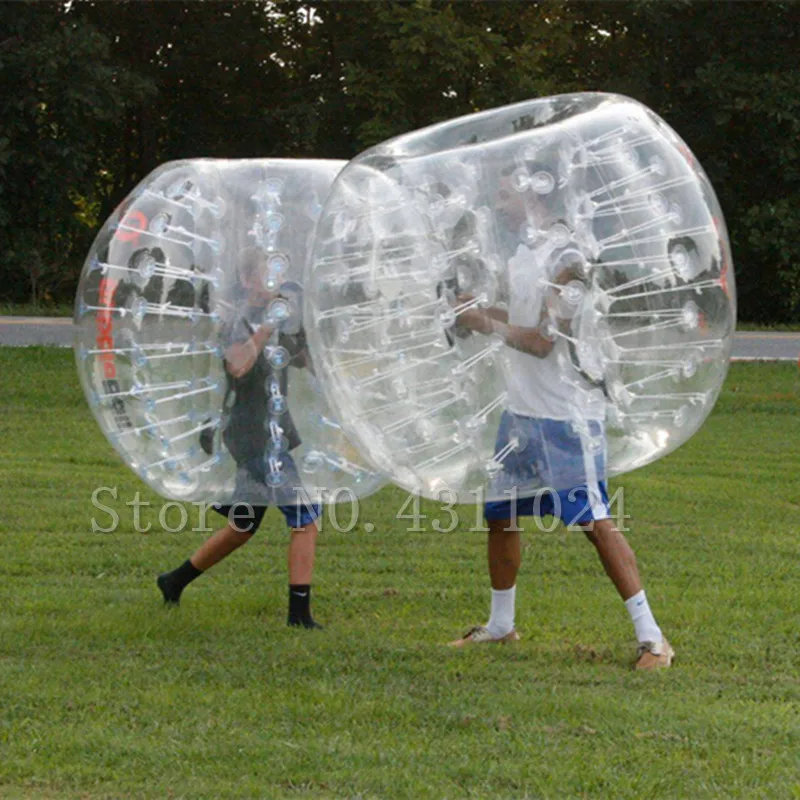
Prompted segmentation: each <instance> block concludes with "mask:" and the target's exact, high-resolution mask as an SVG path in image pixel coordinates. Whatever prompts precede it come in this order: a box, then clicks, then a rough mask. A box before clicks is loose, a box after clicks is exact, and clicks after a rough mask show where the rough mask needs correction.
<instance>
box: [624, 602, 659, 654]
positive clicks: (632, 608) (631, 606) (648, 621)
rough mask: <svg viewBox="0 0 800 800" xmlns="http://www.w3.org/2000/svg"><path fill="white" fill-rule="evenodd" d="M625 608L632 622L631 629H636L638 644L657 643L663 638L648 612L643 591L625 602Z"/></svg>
mask: <svg viewBox="0 0 800 800" xmlns="http://www.w3.org/2000/svg"><path fill="white" fill-rule="evenodd" d="M625 607H626V608H627V609H628V613H629V614H630V615H631V619H632V620H633V627H634V628H635V629H636V638H637V640H638V641H639V642H656V643H659V642H660V641H661V639H662V638H663V637H662V635H661V628H659V627H658V624H657V623H656V618H655V617H654V616H653V612H652V611H651V610H650V604H649V603H648V602H647V596H646V595H645V593H644V589H642V591H641V592H638V593H637V594H635V595H634V596H633V597H629V598H628V599H627V600H626V601H625Z"/></svg>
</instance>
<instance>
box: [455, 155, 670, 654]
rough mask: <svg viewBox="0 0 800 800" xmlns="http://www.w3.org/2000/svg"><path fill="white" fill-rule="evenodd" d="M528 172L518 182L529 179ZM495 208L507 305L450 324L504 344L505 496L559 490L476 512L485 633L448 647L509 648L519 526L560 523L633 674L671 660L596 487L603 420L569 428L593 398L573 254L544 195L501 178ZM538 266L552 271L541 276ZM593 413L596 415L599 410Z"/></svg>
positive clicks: (500, 447)
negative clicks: (575, 307)
mask: <svg viewBox="0 0 800 800" xmlns="http://www.w3.org/2000/svg"><path fill="white" fill-rule="evenodd" d="M536 169H537V168H536V167H534V168H533V169H529V170H528V173H529V174H534V175H535V174H536ZM541 169H542V170H543V169H544V168H541ZM496 210H497V213H498V217H499V218H500V220H501V221H502V223H503V225H504V226H505V227H506V228H507V229H508V232H509V233H510V234H512V235H513V234H516V233H519V232H520V231H523V232H524V233H523V236H522V238H523V241H524V242H527V243H523V244H519V245H518V246H517V247H516V251H515V252H514V254H513V256H512V257H511V258H510V259H509V261H508V278H509V281H508V290H507V291H508V308H507V310H506V309H505V308H500V307H491V308H485V309H481V308H479V307H473V308H469V309H467V310H465V311H464V312H463V313H461V314H460V315H459V316H458V325H459V326H461V327H462V329H464V330H468V331H474V332H476V333H479V334H484V335H492V336H500V337H502V339H503V341H504V342H505V345H506V352H505V355H506V364H507V369H506V374H507V382H508V397H507V401H506V410H505V411H504V413H503V416H502V419H501V422H500V427H499V430H498V435H497V443H496V450H495V452H496V453H500V452H501V451H503V452H504V453H508V451H509V449H510V450H511V452H510V454H509V455H508V456H507V457H506V458H505V460H504V461H503V469H502V471H501V473H500V475H501V476H502V478H500V480H501V481H505V483H504V488H506V489H511V488H513V486H514V484H515V483H516V485H517V486H521V485H524V484H525V483H526V482H527V483H529V482H530V481H531V479H538V481H540V485H544V486H558V487H559V489H560V490H559V491H554V490H544V491H542V492H540V493H539V494H538V495H537V496H534V497H527V498H522V499H515V498H514V499H512V496H509V499H508V500H500V501H495V502H488V503H486V505H485V509H484V514H485V517H486V521H487V525H488V528H489V541H488V561H489V575H490V579H491V585H492V603H491V614H490V618H489V621H488V622H487V623H486V625H479V626H475V627H473V628H472V629H471V630H469V631H468V632H467V633H466V634H465V635H464V636H463V637H461V638H460V639H457V640H455V641H454V642H451V645H452V646H454V647H463V646H465V645H468V644H473V643H482V642H509V641H516V640H517V639H519V634H518V633H517V631H516V628H515V594H516V579H517V572H518V570H519V567H520V562H521V550H520V532H519V529H518V528H517V518H518V517H520V516H538V517H543V516H549V515H551V514H552V515H553V516H556V517H560V519H561V520H562V521H563V522H564V524H566V525H578V526H580V528H582V529H583V531H584V533H585V534H586V536H587V538H588V539H589V541H590V542H591V543H592V544H593V545H594V546H595V548H596V550H597V553H598V555H599V557H600V560H601V562H602V564H603V567H604V568H605V571H606V573H607V574H608V576H609V578H611V580H612V582H613V583H614V586H615V587H616V589H617V591H618V592H619V594H620V596H621V597H622V599H623V601H624V602H625V605H626V607H627V609H628V611H629V613H630V616H631V619H632V621H633V625H634V628H635V633H636V637H637V640H638V642H639V646H638V650H637V658H636V663H635V666H636V668H637V669H654V668H659V667H668V666H670V664H671V662H672V658H673V656H674V651H673V649H672V647H671V646H670V644H669V642H668V641H667V639H666V638H665V637H664V635H663V634H662V632H661V629H660V628H659V626H658V624H657V623H656V620H655V618H654V616H653V613H652V611H651V610H650V607H649V604H648V601H647V597H646V595H645V592H644V589H643V588H642V582H641V579H640V577H639V570H638V567H637V563H636V557H635V555H634V553H633V550H632V549H631V547H630V545H629V544H628V542H627V540H626V539H625V537H624V536H623V534H622V533H621V532H620V531H619V530H618V529H617V527H616V526H615V524H614V522H613V521H612V519H611V510H610V508H609V501H608V493H607V489H606V484H605V481H604V480H602V479H601V478H600V476H602V475H603V474H604V471H605V470H604V454H605V439H604V434H603V428H602V411H600V412H598V411H597V410H596V409H594V410H593V409H592V408H591V407H588V408H586V407H584V408H583V409H582V410H580V411H579V412H578V415H577V416H578V418H579V420H580V422H579V428H580V432H576V429H575V419H576V413H575V411H576V407H578V408H580V407H579V406H576V404H579V403H580V399H579V398H580V397H585V396H591V394H592V393H591V391H590V390H592V389H593V388H594V391H595V398H596V393H597V392H602V388H598V387H597V384H594V386H593V385H592V384H591V383H589V382H588V380H587V379H586V378H587V376H585V375H584V374H583V373H582V372H581V370H580V369H579V368H578V367H576V366H575V365H574V361H575V359H574V358H572V357H571V356H570V351H569V348H570V341H569V338H568V337H569V334H570V329H571V326H572V321H571V315H570V309H569V308H565V302H566V299H565V296H566V295H568V292H567V291H566V289H567V287H571V288H572V290H573V292H577V294H578V295H580V285H581V282H582V279H583V278H582V276H583V274H584V273H583V270H582V269H581V263H580V258H579V255H580V254H579V253H577V251H575V250H573V251H572V252H571V253H570V251H569V250H568V249H567V248H566V246H565V242H564V240H563V238H562V240H561V241H560V242H559V241H558V238H559V237H558V236H554V235H553V226H557V225H563V223H562V222H561V221H559V220H557V219H556V218H555V215H553V214H552V213H551V212H550V211H549V209H548V207H547V203H546V201H545V200H544V199H543V198H542V196H541V195H538V194H536V192H534V191H531V190H530V189H529V190H528V191H524V190H523V191H520V190H518V188H517V186H515V182H514V177H513V175H512V174H510V172H509V174H505V175H503V176H502V177H501V178H500V181H499V186H498V190H497V195H496ZM556 233H558V231H556ZM516 241H517V242H518V241H519V239H517V240H516ZM554 241H555V245H554ZM546 265H550V266H551V269H550V271H549V272H547V273H545V269H546ZM576 284H577V286H576ZM458 299H459V301H468V300H469V299H471V298H469V297H468V296H460V297H459V298H458ZM566 305H568V304H566ZM573 355H574V354H573ZM565 372H566V374H565ZM599 406H600V408H601V409H602V408H603V406H604V404H603V403H600V404H599ZM510 443H511V447H510V448H509V444H510ZM591 445H594V446H593V447H592V446H591ZM504 448H505V450H504ZM499 485H500V484H499V483H498V486H499ZM561 487H566V488H561Z"/></svg>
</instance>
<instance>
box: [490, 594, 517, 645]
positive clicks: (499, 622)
mask: <svg viewBox="0 0 800 800" xmlns="http://www.w3.org/2000/svg"><path fill="white" fill-rule="evenodd" d="M516 594H517V587H516V586H512V587H511V588H510V589H492V614H491V616H490V617H489V621H488V622H487V623H486V628H487V630H488V631H489V633H490V634H491V635H492V636H493V637H494V638H495V639H499V638H500V637H502V636H505V635H506V634H507V633H511V631H513V630H514V600H515V599H516Z"/></svg>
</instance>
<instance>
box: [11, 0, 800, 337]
mask: <svg viewBox="0 0 800 800" xmlns="http://www.w3.org/2000/svg"><path fill="white" fill-rule="evenodd" d="M798 51H800V4H799V3H795V2H760V1H754V2H749V1H747V0H745V1H743V2H742V1H739V2H736V1H731V2H728V1H727V0H716V2H695V1H694V0H625V1H624V2H570V0H564V1H562V2H532V1H528V0H508V1H496V2H487V1H486V0H481V1H480V2H479V1H478V0H373V1H372V2H356V1H349V2H336V1H335V0H328V2H322V1H320V0H272V1H267V0H261V1H259V2H217V1H212V0H205V1H204V0H194V1H193V2H180V1H179V0H173V2H150V1H149V0H117V1H116V2H89V1H88V0H70V1H69V2H66V1H65V2H56V1H55V0H53V2H47V1H44V2H42V1H41V0H40V1H39V2H22V3H0V81H1V82H2V86H3V91H2V95H1V96H0V299H3V300H5V301H10V302H24V301H32V302H35V303H42V302H50V301H62V302H64V301H66V302H69V300H70V299H71V297H72V296H73V294H74V291H75V288H76V284H77V279H78V276H79V273H80V269H81V266H82V262H83V258H84V255H85V253H86V251H87V250H88V248H89V245H90V244H91V241H92V238H93V237H94V235H95V233H96V231H97V228H98V226H99V225H100V224H102V222H103V221H104V220H105V219H106V217H107V216H108V215H109V214H110V213H111V211H112V210H113V209H114V207H115V206H116V205H117V204H118V203H119V202H120V200H121V199H122V198H123V197H124V196H125V195H126V194H127V193H128V192H129V191H130V190H131V188H133V186H134V185H135V184H136V183H137V182H138V181H139V180H140V179H141V178H142V177H144V176H145V175H146V174H147V173H148V172H150V171H151V170H152V169H154V168H155V167H156V166H158V165H159V164H161V163H163V162H165V161H168V160H171V159H176V158H191V157H200V156H209V157H226V158H240V157H242V158H245V157H250V158H254V157H262V158H263V157H274V158H293V157H310V156H314V157H319V158H344V159H349V158H352V157H353V156H354V155H356V154H357V153H358V152H360V151H361V150H363V149H364V148H366V147H369V146H371V145H373V144H376V143H377V142H379V141H381V140H383V139H386V138H388V137H390V136H393V135H396V134H399V133H403V132H406V131H409V130H412V129H414V128H419V127H422V126H425V125H429V124H431V123H434V122H437V121H440V120H443V119H448V118H451V117H454V116H458V115H461V114H466V113H470V112H473V111H477V110H481V109H486V108H491V107H493V106H499V105H504V104H506V103H511V102H516V101H519V100H525V99H529V98H533V97H537V96H543V95H552V94H559V93H562V92H572V91H608V92H619V93H622V94H626V95H629V96H631V97H633V98H635V99H637V100H639V101H641V102H643V103H645V104H646V105H648V106H650V107H651V108H652V109H653V110H654V111H656V113H658V114H659V115H661V116H662V117H663V118H664V119H666V121H667V122H668V123H669V124H670V125H672V127H674V128H675V129H676V130H677V131H678V132H679V133H680V134H681V136H682V137H683V138H684V139H685V140H686V141H687V143H688V144H689V146H690V147H691V148H692V150H693V151H694V152H695V154H696V155H697V156H698V158H699V160H700V162H701V163H702V164H703V166H704V168H705V170H706V172H707V173H708V174H709V177H710V178H711V181H712V183H713V184H714V186H715V189H716V191H717V194H718V195H719V198H720V202H721V204H722V207H723V210H724V212H725V215H726V219H727V221H728V226H729V229H730V235H731V240H732V243H733V254H734V261H735V265H736V275H737V281H738V288H739V304H740V316H741V318H743V319H746V320H750V321H755V322H791V321H795V322H797V321H800V236H798V234H797V232H798V230H800V67H799V66H798V58H797V53H798Z"/></svg>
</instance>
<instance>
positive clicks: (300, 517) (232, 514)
mask: <svg viewBox="0 0 800 800" xmlns="http://www.w3.org/2000/svg"><path fill="white" fill-rule="evenodd" d="M211 508H212V509H213V510H214V511H216V512H217V513H218V514H222V515H223V516H224V517H227V518H228V522H230V523H231V524H232V525H233V526H234V527H235V528H236V529H237V530H238V531H241V532H242V533H255V532H256V531H257V530H258V528H259V526H260V525H261V521H262V520H263V519H264V514H266V513H267V509H268V508H269V506H251V505H249V504H248V503H234V504H233V505H230V506H218V505H216V504H215V505H212V506H211ZM278 508H279V509H280V511H281V513H282V514H283V516H284V518H285V519H286V524H287V525H288V526H289V527H290V528H305V526H306V525H310V524H311V523H312V522H314V521H315V520H316V519H317V518H318V517H319V515H320V513H321V509H320V506H318V505H317V504H316V503H310V504H306V503H303V504H301V505H294V506H278Z"/></svg>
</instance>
